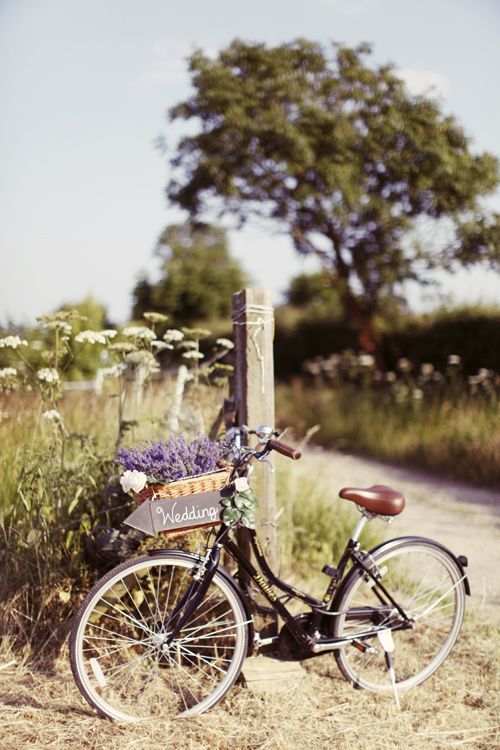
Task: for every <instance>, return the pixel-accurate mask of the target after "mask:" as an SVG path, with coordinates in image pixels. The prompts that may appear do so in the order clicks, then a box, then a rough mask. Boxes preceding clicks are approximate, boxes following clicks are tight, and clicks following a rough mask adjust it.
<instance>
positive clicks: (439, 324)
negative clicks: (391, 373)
mask: <svg viewBox="0 0 500 750" xmlns="http://www.w3.org/2000/svg"><path fill="white" fill-rule="evenodd" d="M358 348H359V347H358V344H357V337H356V333H355V331H354V330H353V328H352V327H351V326H350V325H349V324H348V323H345V322H342V321H338V320H334V321H332V320H327V319H318V320H312V319H307V318H304V319H302V320H300V319H299V320H298V321H297V322H295V324H294V325H293V326H286V325H283V324H282V323H280V320H279V317H278V316H277V321H276V334H275V350H274V351H275V355H274V356H275V373H276V377H277V378H278V379H281V380H287V379H289V378H291V377H292V376H294V375H298V374H300V373H301V372H302V363H303V362H304V361H305V360H307V359H312V358H314V357H316V356H325V355H327V354H331V353H333V352H341V351H343V350H345V349H353V350H357V349H358ZM381 353H382V357H383V360H384V363H385V366H386V368H387V369H395V367H396V363H397V360H398V359H399V358H400V357H407V358H408V359H410V360H411V361H412V362H414V363H415V364H421V363H422V362H432V364H433V365H434V366H435V367H436V368H437V369H440V370H444V368H445V367H446V361H447V358H448V356H449V355H450V354H458V355H460V357H461V358H462V365H463V370H464V372H465V373H467V374H473V373H475V372H477V370H479V369H480V368H482V367H486V368H489V369H492V370H495V371H496V372H500V313H499V314H491V315H481V314H477V315H466V314H461V315H458V314H457V316H456V317H454V316H453V315H449V316H447V317H442V318H440V319H437V320H434V321H428V320H420V321H415V322H411V323H408V324H407V325H406V326H403V327H401V328H399V329H398V330H394V331H388V332H386V333H384V334H383V335H382V339H381Z"/></svg>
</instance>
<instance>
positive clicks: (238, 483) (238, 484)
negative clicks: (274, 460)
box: [234, 477, 249, 492]
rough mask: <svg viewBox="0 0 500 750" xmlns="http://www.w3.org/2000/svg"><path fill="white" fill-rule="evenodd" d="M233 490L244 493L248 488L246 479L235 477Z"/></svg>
mask: <svg viewBox="0 0 500 750" xmlns="http://www.w3.org/2000/svg"><path fill="white" fill-rule="evenodd" d="M234 488H235V490H236V492H245V490H248V488H249V484H248V479H247V478H246V477H237V478H236V479H235V480H234Z"/></svg>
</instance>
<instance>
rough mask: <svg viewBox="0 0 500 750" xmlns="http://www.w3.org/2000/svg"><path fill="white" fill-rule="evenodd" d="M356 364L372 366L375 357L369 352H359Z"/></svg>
mask: <svg viewBox="0 0 500 750" xmlns="http://www.w3.org/2000/svg"><path fill="white" fill-rule="evenodd" d="M358 364H359V365H361V367H373V365H374V364H375V358H374V357H372V355H371V354H360V355H359V357H358Z"/></svg>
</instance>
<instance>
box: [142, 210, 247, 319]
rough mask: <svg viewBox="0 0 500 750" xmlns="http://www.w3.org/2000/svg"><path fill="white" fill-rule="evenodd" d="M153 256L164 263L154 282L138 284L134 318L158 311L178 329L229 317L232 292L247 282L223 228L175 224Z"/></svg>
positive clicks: (163, 235) (146, 280)
mask: <svg viewBox="0 0 500 750" xmlns="http://www.w3.org/2000/svg"><path fill="white" fill-rule="evenodd" d="M155 255H156V256H158V257H159V258H160V259H161V276H160V279H159V281H157V282H156V283H152V282H150V281H149V280H148V279H144V278H143V279H141V280H139V281H138V283H137V284H136V286H135V289H134V292H133V297H134V306H133V311H132V315H133V317H134V318H136V319H139V318H141V317H142V315H143V313H144V312H147V311H154V312H159V313H163V314H164V315H168V316H170V317H171V318H172V320H173V321H175V323H176V324H177V325H180V324H190V323H192V322H194V321H201V320H209V319H214V318H222V317H227V316H228V315H229V314H230V312H231V300H232V294H233V292H235V291H237V290H238V289H241V288H242V287H244V286H245V284H246V278H245V275H244V273H243V271H242V270H241V268H240V265H239V263H238V262H237V261H236V260H234V259H233V258H231V256H230V254H229V249H228V245H227V237H226V232H225V231H224V229H221V228H219V227H214V226H208V225H203V226H198V227H195V226H193V225H192V224H189V223H187V224H174V225H172V226H168V227H167V228H166V229H165V230H164V232H163V233H162V234H161V236H160V239H159V240H158V245H157V247H156V250H155Z"/></svg>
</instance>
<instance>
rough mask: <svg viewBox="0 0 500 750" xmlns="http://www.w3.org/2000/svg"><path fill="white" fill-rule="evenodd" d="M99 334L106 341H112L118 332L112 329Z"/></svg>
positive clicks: (106, 329)
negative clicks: (104, 337)
mask: <svg viewBox="0 0 500 750" xmlns="http://www.w3.org/2000/svg"><path fill="white" fill-rule="evenodd" d="M99 333H102V335H103V336H106V338H107V339H114V337H115V336H116V335H117V333H118V332H117V331H115V330H114V329H113V328H105V329H104V331H99Z"/></svg>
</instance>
